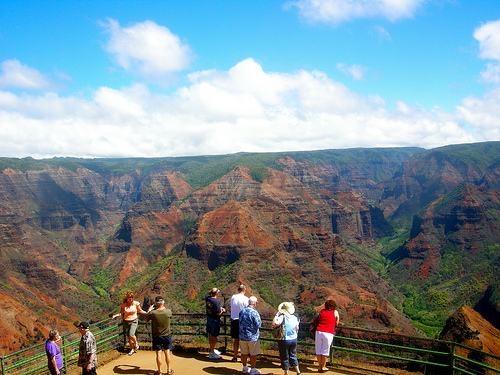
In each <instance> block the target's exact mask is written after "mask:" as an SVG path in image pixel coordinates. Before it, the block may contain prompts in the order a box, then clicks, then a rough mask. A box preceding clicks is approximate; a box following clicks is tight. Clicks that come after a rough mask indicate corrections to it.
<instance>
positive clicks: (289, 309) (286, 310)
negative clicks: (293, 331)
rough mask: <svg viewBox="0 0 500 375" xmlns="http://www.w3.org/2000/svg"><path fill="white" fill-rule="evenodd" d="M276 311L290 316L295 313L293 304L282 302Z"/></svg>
mask: <svg viewBox="0 0 500 375" xmlns="http://www.w3.org/2000/svg"><path fill="white" fill-rule="evenodd" d="M278 311H279V312H280V313H282V314H286V315H292V314H293V313H294V312H295V307H294V306H293V302H283V303H280V305H279V306H278Z"/></svg>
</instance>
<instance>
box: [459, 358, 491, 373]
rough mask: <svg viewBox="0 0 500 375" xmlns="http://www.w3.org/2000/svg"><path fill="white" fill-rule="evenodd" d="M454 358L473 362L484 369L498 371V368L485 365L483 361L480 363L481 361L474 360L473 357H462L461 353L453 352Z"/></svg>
mask: <svg viewBox="0 0 500 375" xmlns="http://www.w3.org/2000/svg"><path fill="white" fill-rule="evenodd" d="M455 358H457V359H458V360H461V361H465V362H468V363H473V364H475V365H478V366H481V367H483V368H485V369H488V370H492V371H495V372H498V373H500V369H497V368H494V367H491V366H488V365H485V364H484V363H481V362H477V361H474V360H473V359H470V358H465V357H462V356H461V355H458V354H455ZM460 370H462V369H460Z"/></svg>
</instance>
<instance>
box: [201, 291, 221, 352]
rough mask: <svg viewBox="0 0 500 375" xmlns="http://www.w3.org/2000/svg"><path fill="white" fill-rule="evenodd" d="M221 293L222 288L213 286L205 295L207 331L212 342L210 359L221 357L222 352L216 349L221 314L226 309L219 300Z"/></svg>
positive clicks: (209, 341)
mask: <svg viewBox="0 0 500 375" xmlns="http://www.w3.org/2000/svg"><path fill="white" fill-rule="evenodd" d="M219 294H220V290H219V289H217V288H213V289H212V290H210V292H208V293H207V295H206V296H205V307H206V310H207V333H208V343H209V344H210V354H209V355H208V358H210V359H220V358H221V356H220V352H219V351H218V350H216V349H215V344H216V343H217V336H219V333H220V316H221V315H222V314H223V313H224V312H225V311H226V309H224V308H223V307H221V305H220V302H219V301H218V300H217V296H218V295H219Z"/></svg>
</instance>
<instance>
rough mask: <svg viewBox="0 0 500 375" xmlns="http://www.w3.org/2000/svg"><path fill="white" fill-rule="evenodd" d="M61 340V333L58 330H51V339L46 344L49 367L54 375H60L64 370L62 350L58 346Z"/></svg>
mask: <svg viewBox="0 0 500 375" xmlns="http://www.w3.org/2000/svg"><path fill="white" fill-rule="evenodd" d="M59 340H61V337H60V336H59V332H58V331H57V330H56V329H52V330H50V332H49V339H48V340H47V341H46V342H45V353H46V354H47V361H48V367H49V370H50V373H51V374H52V375H60V374H61V369H62V368H63V358H62V355H61V350H60V349H59V345H57V342H58V341H59Z"/></svg>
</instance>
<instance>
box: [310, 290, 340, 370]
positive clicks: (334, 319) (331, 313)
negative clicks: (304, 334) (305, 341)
mask: <svg viewBox="0 0 500 375" xmlns="http://www.w3.org/2000/svg"><path fill="white" fill-rule="evenodd" d="M317 319H318V327H317V328H316V333H315V337H314V343H315V346H316V356H317V358H318V371H319V372H325V371H328V368H327V367H326V359H327V358H328V357H329V356H330V346H331V345H332V341H333V336H334V335H335V327H336V326H337V324H339V320H340V316H339V313H338V311H337V304H336V303H335V301H334V300H331V299H329V300H327V301H326V302H325V308H324V309H323V310H321V311H320V312H319V316H318V317H317Z"/></svg>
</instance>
